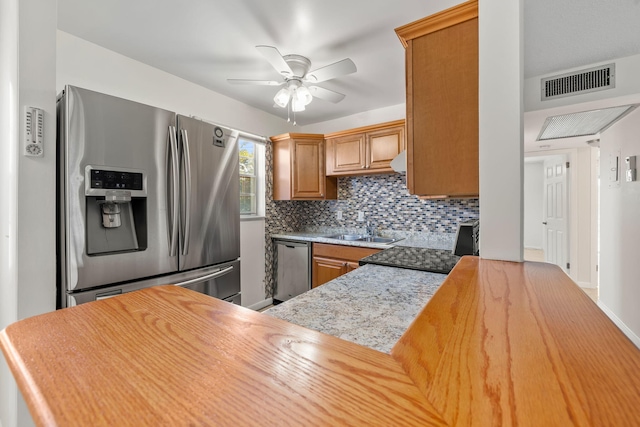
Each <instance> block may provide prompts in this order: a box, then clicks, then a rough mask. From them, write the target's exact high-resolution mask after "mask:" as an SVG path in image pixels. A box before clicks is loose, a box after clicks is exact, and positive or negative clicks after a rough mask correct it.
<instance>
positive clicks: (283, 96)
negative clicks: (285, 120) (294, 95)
mask: <svg viewBox="0 0 640 427" xmlns="http://www.w3.org/2000/svg"><path fill="white" fill-rule="evenodd" d="M290 97H291V95H290V94H289V90H288V89H287V88H282V89H280V90H279V91H278V93H276V96H274V97H273V102H275V103H276V105H277V106H278V107H282V108H285V107H286V106H287V104H288V103H289V98H290Z"/></svg>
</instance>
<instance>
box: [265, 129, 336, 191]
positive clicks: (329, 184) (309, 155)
mask: <svg viewBox="0 0 640 427" xmlns="http://www.w3.org/2000/svg"><path fill="white" fill-rule="evenodd" d="M271 142H272V143H273V200H325V199H336V198H337V196H338V185H337V179H336V178H331V177H329V178H327V176H326V175H325V162H324V158H325V146H324V135H316V134H298V133H287V134H283V135H278V136H274V137H271Z"/></svg>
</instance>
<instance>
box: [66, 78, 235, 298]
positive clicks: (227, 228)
mask: <svg viewBox="0 0 640 427" xmlns="http://www.w3.org/2000/svg"><path fill="white" fill-rule="evenodd" d="M57 184H58V185H57V188H58V197H57V199H58V206H57V210H58V224H57V238H58V300H59V301H58V306H59V307H67V306H73V305H76V304H81V303H85V302H89V301H94V300H97V299H102V298H107V297H112V296H116V295H119V294H121V293H125V292H130V291H134V290H137V289H141V288H144V287H148V286H154V285H159V284H174V285H179V286H185V287H188V288H191V289H194V290H197V291H199V292H203V293H206V294H208V295H211V296H213V297H216V298H220V299H225V300H227V301H230V302H233V303H236V304H240V259H239V258H240V207H239V205H240V202H239V168H238V144H237V133H236V132H234V131H231V130H230V129H226V128H223V127H220V126H215V125H212V124H210V123H207V122H204V121H201V120H196V119H193V118H189V117H185V116H181V115H178V114H176V113H174V112H171V111H167V110H163V109H159V108H155V107H151V106H148V105H144V104H140V103H137V102H133V101H129V100H125V99H122V98H117V97H114V96H109V95H105V94H101V93H97V92H94V91H90V90H86V89H82V88H78V87H74V86H67V87H65V90H64V92H63V93H62V95H61V96H60V98H59V100H58V183H57Z"/></svg>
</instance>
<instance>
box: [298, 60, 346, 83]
mask: <svg viewBox="0 0 640 427" xmlns="http://www.w3.org/2000/svg"><path fill="white" fill-rule="evenodd" d="M356 71H358V69H357V68H356V64H354V63H353V61H352V60H350V59H349V58H347V59H343V60H342V61H338V62H334V63H333V64H329V65H327V66H324V67H321V68H318V69H317V70H313V71H309V72H308V73H307V75H306V76H305V80H307V81H309V82H311V83H319V82H324V81H326V80H331V79H335V78H336V77H340V76H345V75H347V74H351V73H355V72H356Z"/></svg>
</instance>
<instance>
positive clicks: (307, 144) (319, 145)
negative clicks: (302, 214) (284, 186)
mask: <svg viewBox="0 0 640 427" xmlns="http://www.w3.org/2000/svg"><path fill="white" fill-rule="evenodd" d="M324 176H325V175H324V143H323V141H318V140H311V139H295V140H293V166H292V170H291V178H292V181H293V183H292V184H293V198H294V199H298V198H300V199H322V198H323V197H324V192H325V188H324V186H325V182H324Z"/></svg>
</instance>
